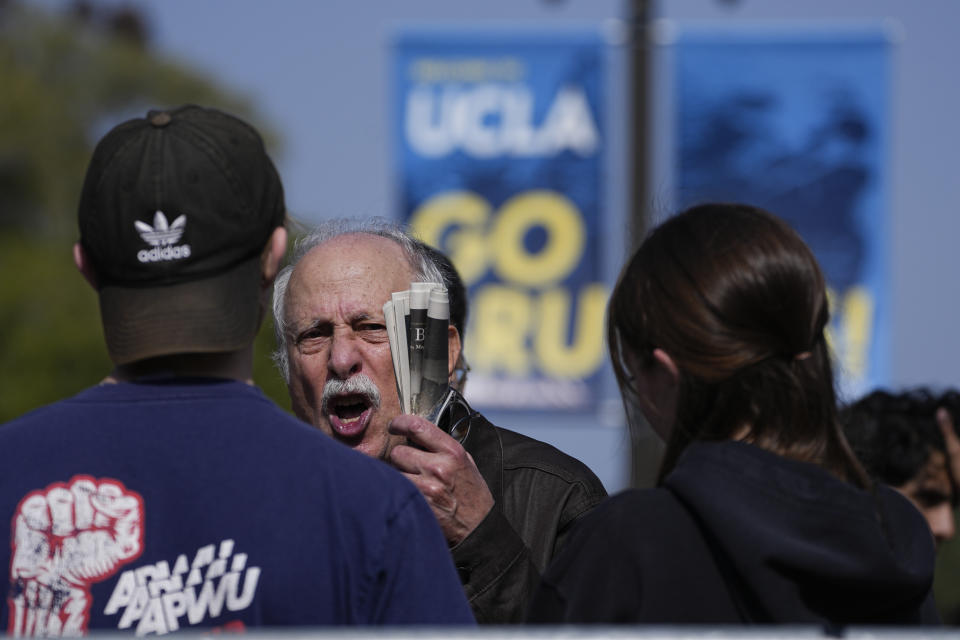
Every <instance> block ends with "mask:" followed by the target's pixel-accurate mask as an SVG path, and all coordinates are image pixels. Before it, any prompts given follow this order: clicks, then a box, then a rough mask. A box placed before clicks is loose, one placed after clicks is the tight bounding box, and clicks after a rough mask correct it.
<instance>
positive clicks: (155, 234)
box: [133, 211, 190, 262]
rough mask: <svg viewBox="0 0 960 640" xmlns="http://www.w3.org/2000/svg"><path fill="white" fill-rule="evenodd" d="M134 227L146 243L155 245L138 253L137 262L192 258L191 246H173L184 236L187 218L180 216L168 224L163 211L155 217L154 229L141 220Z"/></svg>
mask: <svg viewBox="0 0 960 640" xmlns="http://www.w3.org/2000/svg"><path fill="white" fill-rule="evenodd" d="M133 225H134V226H135V227H136V229H137V233H139V234H140V237H141V238H143V240H144V242H147V243H149V244H151V245H153V249H149V250H148V249H141V250H140V251H138V252H137V260H139V261H140V262H164V261H168V260H181V259H183V258H189V257H190V245H188V244H183V245H180V246H171V245H174V244H176V242H177V241H178V240H179V239H180V236H182V235H183V231H184V228H185V227H186V226H187V216H183V215H182V216H178V217H177V218H176V219H174V221H173V222H172V223H168V222H167V216H166V215H165V214H164V213H163V211H157V212H156V214H154V216H153V226H152V227H151V226H150V225H149V224H147V223H146V222H141V221H139V220H135V221H134V222H133Z"/></svg>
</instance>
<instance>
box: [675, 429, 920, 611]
mask: <svg viewBox="0 0 960 640" xmlns="http://www.w3.org/2000/svg"><path fill="white" fill-rule="evenodd" d="M664 487H665V488H666V489H668V490H669V491H671V492H672V493H673V494H674V495H675V496H676V497H677V498H678V499H679V500H680V501H681V502H682V503H683V504H684V505H685V506H686V507H687V508H688V509H689V510H690V512H691V513H692V514H693V515H694V517H695V518H696V519H697V521H698V523H699V524H700V525H701V527H702V528H703V530H704V535H705V536H706V538H707V540H708V541H709V544H710V546H711V550H712V551H713V553H714V556H715V557H717V560H718V562H719V563H720V567H721V569H722V570H724V572H725V575H727V576H729V581H730V586H731V590H732V591H733V592H734V593H735V595H736V597H737V598H738V600H739V601H740V604H741V605H742V606H743V608H744V609H745V611H746V612H747V614H748V615H749V617H750V618H752V619H754V620H756V621H758V622H763V621H775V620H811V621H814V620H819V621H823V622H827V623H829V622H832V621H836V620H846V621H850V622H856V621H858V620H865V621H866V620H870V621H877V620H886V619H889V620H891V621H902V620H903V619H904V616H909V615H910V612H916V611H919V609H920V607H921V604H922V603H923V602H924V600H925V599H926V598H927V596H928V594H929V591H930V588H931V584H932V581H933V566H934V554H935V547H934V541H933V536H932V534H931V533H930V530H929V528H928V526H927V524H926V521H925V520H924V519H923V516H922V515H921V514H920V512H919V511H918V510H917V509H916V508H914V506H913V505H912V504H911V503H910V502H909V501H908V500H907V499H906V498H904V497H903V496H901V495H900V494H898V493H897V492H895V491H893V490H892V489H890V488H888V487H885V486H883V485H878V486H877V487H876V488H875V490H873V491H865V490H862V489H860V488H858V487H855V486H854V485H852V484H849V483H846V482H843V481H841V480H839V479H837V478H836V477H834V476H832V475H831V474H829V473H828V472H827V471H825V470H824V469H822V468H820V467H818V466H816V465H814V464H810V463H804V462H798V461H795V460H788V459H786V458H783V457H782V456H779V455H776V454H774V453H771V452H769V451H765V450H763V449H760V448H758V447H755V446H753V445H750V444H747V443H743V442H698V443H693V444H691V445H690V446H689V447H687V449H686V450H685V451H684V453H683V455H682V456H681V457H680V459H679V460H678V463H677V466H676V468H675V469H674V470H673V472H672V473H671V474H670V475H669V476H668V477H667V478H666V479H665V480H664Z"/></svg>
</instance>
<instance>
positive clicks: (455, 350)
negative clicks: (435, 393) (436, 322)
mask: <svg viewBox="0 0 960 640" xmlns="http://www.w3.org/2000/svg"><path fill="white" fill-rule="evenodd" d="M462 348H463V347H462V345H461V344H460V332H459V331H457V328H456V327H455V326H453V325H452V324H451V325H449V326H448V327H447V378H448V379H449V378H450V377H451V376H452V375H453V370H454V369H455V368H456V366H457V361H458V360H459V359H460V350H461V349H462Z"/></svg>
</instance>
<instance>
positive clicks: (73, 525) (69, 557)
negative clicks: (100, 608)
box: [8, 476, 143, 636]
mask: <svg viewBox="0 0 960 640" xmlns="http://www.w3.org/2000/svg"><path fill="white" fill-rule="evenodd" d="M142 551H143V500H142V498H141V497H140V495H139V494H137V493H136V492H134V491H128V490H127V489H126V487H124V486H123V484H122V483H121V482H118V481H116V480H111V479H109V478H103V479H101V480H95V479H94V478H91V477H89V476H74V477H73V478H71V480H70V483H69V484H64V483H62V482H58V483H55V484H52V485H50V486H48V487H47V488H46V489H44V490H38V491H33V492H31V493H30V494H28V495H27V496H26V497H24V499H23V500H22V501H21V502H20V505H19V507H18V508H17V512H16V514H15V515H14V518H13V560H12V562H11V563H10V597H9V605H10V625H9V628H8V633H9V634H10V635H12V636H64V635H66V636H76V635H82V634H84V633H85V632H86V630H87V622H88V619H89V612H90V605H91V603H92V602H91V596H90V585H91V584H93V583H95V582H99V581H101V580H104V579H105V578H107V577H109V576H111V575H113V573H115V572H116V571H117V569H118V568H119V567H120V566H121V565H123V564H126V563H127V562H130V561H131V560H133V559H135V558H137V557H138V556H139V555H140V553H141V552H142Z"/></svg>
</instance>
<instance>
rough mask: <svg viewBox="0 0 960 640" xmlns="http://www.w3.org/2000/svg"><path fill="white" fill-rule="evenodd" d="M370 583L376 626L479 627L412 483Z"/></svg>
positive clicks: (445, 548)
mask: <svg viewBox="0 0 960 640" xmlns="http://www.w3.org/2000/svg"><path fill="white" fill-rule="evenodd" d="M370 584H371V590H372V594H371V597H370V602H371V614H370V616H369V620H370V621H371V624H379V625H393V624H428V625H433V624H436V625H475V624H476V621H475V619H474V617H473V613H472V612H471V610H470V605H469V604H468V603H467V599H466V596H465V595H464V591H463V588H462V587H461V586H460V580H459V579H458V576H457V572H456V570H455V569H454V566H453V562H452V561H451V557H450V550H449V547H448V546H447V542H446V540H445V539H444V538H443V534H442V533H441V531H440V526H439V525H438V524H437V521H436V519H435V518H434V516H433V513H432V512H431V511H430V508H429V507H428V506H427V503H426V501H425V500H424V499H423V497H422V496H421V495H420V493H419V492H417V491H416V489H415V488H413V486H412V485H411V492H410V494H409V495H408V497H407V499H406V501H404V502H402V503H401V505H400V506H399V508H398V510H397V512H396V513H395V514H394V517H393V518H392V519H391V521H390V522H389V524H388V526H387V528H386V533H385V536H384V541H383V548H382V549H381V552H380V563H379V565H378V567H377V568H376V569H375V571H374V575H372V576H371V580H370Z"/></svg>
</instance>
